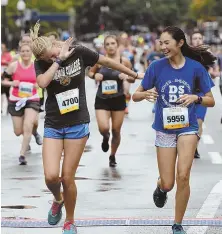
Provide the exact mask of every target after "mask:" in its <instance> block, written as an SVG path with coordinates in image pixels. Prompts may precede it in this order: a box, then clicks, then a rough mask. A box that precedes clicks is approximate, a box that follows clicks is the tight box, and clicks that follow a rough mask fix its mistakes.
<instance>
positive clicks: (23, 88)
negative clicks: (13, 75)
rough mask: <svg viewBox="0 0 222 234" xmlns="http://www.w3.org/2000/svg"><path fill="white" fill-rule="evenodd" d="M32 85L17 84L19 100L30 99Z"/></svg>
mask: <svg viewBox="0 0 222 234" xmlns="http://www.w3.org/2000/svg"><path fill="white" fill-rule="evenodd" d="M33 87H34V84H32V83H28V82H20V83H19V91H18V96H19V97H21V98H24V97H31V96H32V95H33V94H32V91H33Z"/></svg>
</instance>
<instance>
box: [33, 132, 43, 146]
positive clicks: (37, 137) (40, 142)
mask: <svg viewBox="0 0 222 234" xmlns="http://www.w3.org/2000/svg"><path fill="white" fill-rule="evenodd" d="M33 136H34V137H35V142H36V144H37V145H42V137H41V136H40V134H39V133H38V132H36V134H33Z"/></svg>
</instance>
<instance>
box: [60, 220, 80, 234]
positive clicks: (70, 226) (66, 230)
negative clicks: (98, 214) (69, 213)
mask: <svg viewBox="0 0 222 234" xmlns="http://www.w3.org/2000/svg"><path fill="white" fill-rule="evenodd" d="M62 233H63V234H77V228H76V225H75V224H74V223H73V222H70V221H67V222H65V223H64V226H63V229H62Z"/></svg>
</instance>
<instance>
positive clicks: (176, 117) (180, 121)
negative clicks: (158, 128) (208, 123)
mask: <svg viewBox="0 0 222 234" xmlns="http://www.w3.org/2000/svg"><path fill="white" fill-rule="evenodd" d="M163 127H164V129H178V128H185V127H189V116H188V109H187V108H186V107H170V108H163Z"/></svg>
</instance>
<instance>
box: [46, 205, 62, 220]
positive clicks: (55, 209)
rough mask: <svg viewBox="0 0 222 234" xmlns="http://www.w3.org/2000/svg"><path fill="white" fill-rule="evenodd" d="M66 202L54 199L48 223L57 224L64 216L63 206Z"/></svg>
mask: <svg viewBox="0 0 222 234" xmlns="http://www.w3.org/2000/svg"><path fill="white" fill-rule="evenodd" d="M63 205H64V202H61V203H59V202H56V201H53V203H52V207H51V209H50V210H49V213H48V223H49V224H50V225H56V224H57V223H58V222H59V221H60V220H61V218H62V207H63Z"/></svg>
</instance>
